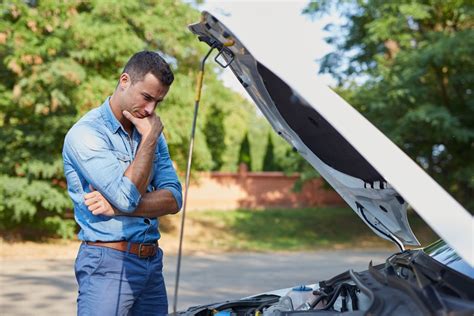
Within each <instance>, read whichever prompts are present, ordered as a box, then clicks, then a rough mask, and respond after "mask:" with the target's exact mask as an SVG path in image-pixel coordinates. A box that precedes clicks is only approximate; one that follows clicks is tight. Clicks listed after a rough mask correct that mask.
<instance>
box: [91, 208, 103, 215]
mask: <svg viewBox="0 0 474 316" xmlns="http://www.w3.org/2000/svg"><path fill="white" fill-rule="evenodd" d="M103 212H104V208H103V207H99V208H97V209H95V210H93V211H92V214H93V215H100V214H102V213H103Z"/></svg>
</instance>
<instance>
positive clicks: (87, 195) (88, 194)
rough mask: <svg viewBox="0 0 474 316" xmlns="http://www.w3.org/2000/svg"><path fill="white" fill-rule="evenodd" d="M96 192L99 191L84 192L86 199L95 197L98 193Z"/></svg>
mask: <svg viewBox="0 0 474 316" xmlns="http://www.w3.org/2000/svg"><path fill="white" fill-rule="evenodd" d="M96 192H97V191H93V192H89V193H86V194H84V199H86V200H87V199H92V198H94V197H95V196H96V195H97V193H96Z"/></svg>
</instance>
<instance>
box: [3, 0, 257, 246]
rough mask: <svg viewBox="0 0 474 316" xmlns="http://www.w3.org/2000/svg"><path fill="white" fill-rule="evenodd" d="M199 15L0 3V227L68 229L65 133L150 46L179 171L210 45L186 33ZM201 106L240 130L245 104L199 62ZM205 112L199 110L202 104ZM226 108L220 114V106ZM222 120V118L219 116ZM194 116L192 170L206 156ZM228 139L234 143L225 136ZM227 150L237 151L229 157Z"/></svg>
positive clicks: (108, 5)
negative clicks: (159, 63)
mask: <svg viewBox="0 0 474 316" xmlns="http://www.w3.org/2000/svg"><path fill="white" fill-rule="evenodd" d="M198 20H199V12H198V11H197V10H195V9H194V8H193V7H191V5H189V4H186V3H183V2H181V1H174V0H164V1H159V2H156V1H139V0H129V1H102V0H88V1H80V0H78V1H59V2H58V1H53V0H42V1H23V0H12V1H2V2H0V153H1V155H0V229H1V230H2V231H3V232H5V229H12V228H14V227H19V225H20V224H21V227H22V231H23V232H29V233H31V234H32V235H34V236H36V235H37V234H39V233H40V234H42V233H45V232H53V233H56V234H60V235H62V236H63V237H70V236H71V235H72V234H73V229H74V227H75V224H74V221H73V220H72V219H65V217H67V216H69V217H70V213H69V215H67V216H65V214H66V213H68V212H71V208H72V205H71V202H70V201H69V198H68V196H67V193H66V190H65V188H66V183H65V179H64V176H63V168H62V160H61V149H62V144H63V139H64V135H65V133H66V132H67V130H68V129H69V128H70V127H71V126H72V124H73V123H74V122H75V121H76V120H77V119H78V118H79V117H80V116H82V115H83V114H84V113H85V112H87V111H89V110H90V109H92V108H94V107H97V106H99V105H100V104H101V103H102V102H103V100H104V99H105V97H106V96H108V95H110V94H111V93H112V92H113V90H114V88H115V85H116V82H117V78H118V76H119V74H120V72H121V70H122V67H123V65H124V63H125V62H126V61H127V60H128V58H129V57H130V56H131V55H132V54H133V53H135V52H137V51H139V50H142V49H148V50H154V51H159V52H160V53H161V54H162V55H163V56H164V57H165V58H166V59H167V60H168V61H169V63H170V64H171V66H172V69H173V71H174V73H175V82H174V83H173V87H172V89H171V90H170V93H169V94H168V96H167V98H166V100H165V102H164V103H163V104H162V105H160V107H159V108H158V109H157V113H158V114H159V115H160V117H161V118H162V120H163V122H164V124H165V126H166V129H165V134H166V137H167V140H168V144H169V147H170V151H171V155H172V157H173V159H174V160H175V161H176V163H177V165H178V166H179V170H182V171H184V170H185V165H186V157H187V148H188V142H189V131H190V129H191V122H192V116H193V105H194V102H193V99H194V91H195V90H194V86H195V81H196V73H197V71H196V69H197V67H198V65H199V62H200V59H201V58H202V56H203V55H204V54H205V52H206V51H207V50H208V49H209V48H208V47H207V46H206V45H205V44H203V43H200V42H199V41H198V40H197V39H196V38H195V36H194V35H193V34H192V33H191V32H189V31H188V29H187V25H188V24H190V23H194V22H196V21H198ZM206 67H207V71H206V80H205V83H204V91H203V104H206V102H209V103H208V104H219V105H220V106H222V108H223V109H224V111H225V109H229V108H232V106H234V105H235V104H236V103H238V104H241V105H242V107H241V108H239V109H237V110H236V111H234V113H229V114H228V116H229V117H231V120H232V124H230V126H231V127H232V128H236V127H237V126H246V124H247V123H246V120H247V119H248V117H249V115H251V112H252V108H250V107H249V104H248V102H247V103H246V102H243V101H242V98H241V97H240V96H238V95H236V94H235V93H233V92H231V91H229V90H228V89H226V88H225V87H224V86H223V84H222V83H221V82H220V81H219V80H218V71H217V66H216V65H215V64H214V63H208V64H207V66H206ZM203 109H204V111H202V112H204V113H202V115H205V114H206V107H203ZM226 113H228V112H226ZM227 119H228V117H226V121H227ZM203 125H204V121H203V120H198V126H197V137H196V145H195V155H194V158H195V159H194V163H193V167H194V168H196V169H209V168H211V167H212V159H211V153H210V151H209V148H208V146H207V144H206V141H205V138H204V134H203ZM230 137H232V138H230V139H228V140H227V141H228V143H229V144H231V145H232V144H234V145H235V146H238V144H239V142H240V140H239V139H238V137H237V136H235V135H234V134H231V136H230ZM235 156H237V155H236V153H235Z"/></svg>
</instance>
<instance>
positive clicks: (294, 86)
mask: <svg viewBox="0 0 474 316" xmlns="http://www.w3.org/2000/svg"><path fill="white" fill-rule="evenodd" d="M224 19H226V17H219V19H217V18H216V17H215V16H214V15H212V14H210V13H208V12H206V11H204V12H203V13H202V19H201V22H199V23H196V24H193V25H190V26H189V29H190V30H191V31H192V32H193V33H194V34H196V35H197V36H198V37H199V39H200V40H201V41H204V42H206V43H207V44H209V45H211V46H212V45H214V46H216V47H217V48H218V49H220V50H221V52H222V54H221V57H222V58H223V59H224V60H225V62H224V63H226V64H228V67H230V69H231V70H232V72H233V73H234V74H235V76H236V77H237V79H238V80H239V81H240V83H241V84H242V86H243V87H244V88H245V89H246V91H247V92H248V93H249V95H250V96H251V97H252V99H253V100H254V102H255V103H256V105H257V106H258V107H259V109H260V111H261V112H262V113H263V115H264V116H265V117H266V118H267V119H268V121H269V122H270V124H271V125H272V127H273V129H274V130H275V131H276V132H277V133H278V134H279V135H280V136H281V137H283V138H284V139H285V140H286V141H287V142H288V143H289V144H290V145H292V146H293V148H294V149H295V150H297V151H298V152H299V153H300V154H301V155H302V156H303V157H304V158H305V159H306V160H307V161H308V162H309V163H310V164H311V165H312V166H313V167H314V168H315V169H316V170H317V171H318V172H319V174H320V175H321V176H322V177H324V179H325V180H326V181H327V182H328V183H329V184H330V185H331V186H332V187H333V188H334V189H335V190H336V191H337V192H338V193H339V194H340V195H341V197H342V198H343V199H344V200H345V201H346V202H347V204H349V206H350V207H351V208H352V209H353V210H354V211H355V212H356V214H357V215H359V217H360V218H361V219H362V220H363V221H364V222H365V223H366V224H367V225H368V226H369V227H370V228H371V229H372V230H373V231H374V232H375V233H376V234H377V235H379V236H380V237H382V238H384V239H387V240H390V241H393V242H394V243H396V244H397V245H398V246H399V248H400V249H404V247H405V246H406V245H414V246H416V245H419V242H418V240H417V239H416V237H415V235H414V234H413V232H412V230H411V228H410V226H409V224H408V219H407V214H406V210H407V207H408V203H410V205H411V206H412V207H413V208H414V209H415V211H417V212H418V213H419V214H420V216H421V217H422V218H423V219H424V220H425V221H426V222H427V223H428V224H429V225H430V226H431V227H432V228H433V229H434V230H435V231H436V232H437V233H438V235H439V236H440V237H442V238H443V239H444V240H445V241H446V242H447V243H449V244H450V245H451V246H452V247H453V248H454V249H456V251H457V252H458V253H459V254H460V255H461V256H462V257H463V258H464V259H466V260H467V261H468V262H469V263H470V264H471V265H473V264H474V259H473V241H472V240H473V238H472V237H473V235H472V234H473V227H474V225H473V223H474V221H473V218H472V216H471V215H470V214H469V213H468V212H467V211H466V210H465V209H464V208H463V207H462V206H461V205H460V204H459V203H458V202H456V201H455V200H454V199H453V198H452V197H451V196H450V195H449V194H448V193H446V191H444V190H443V189H442V188H441V187H440V186H439V185H438V184H437V183H436V182H435V181H434V180H433V179H431V178H430V177H429V176H428V175H427V174H426V173H425V172H424V171H423V170H422V169H421V168H420V167H419V166H418V165H417V164H416V163H414V162H413V161H412V160H411V159H410V158H409V157H408V156H407V155H406V154H404V153H403V152H402V151H401V150H400V149H399V148H398V147H397V146H396V145H395V144H393V143H392V142H391V141H390V140H389V139H388V138H387V137H385V135H383V134H382V133H381V132H380V131H379V130H378V129H377V128H375V127H374V126H373V125H372V124H371V123H370V122H369V121H367V120H366V119H365V118H364V117H363V116H362V115H361V114H360V113H358V112H357V111H356V110H355V109H354V108H353V107H352V106H350V105H349V104H348V103H347V102H345V101H344V100H343V99H342V98H340V97H339V96H338V95H337V94H336V93H334V92H333V91H332V90H331V89H329V88H328V87H327V86H325V85H322V84H320V83H318V82H317V80H316V79H317V78H316V76H315V75H314V74H313V75H312V76H306V75H305V74H306V73H307V72H305V71H303V70H302V69H298V68H297V67H296V66H295V67H294V68H293V70H292V71H288V70H282V69H283V68H282V67H279V66H278V64H275V63H273V64H268V63H266V60H265V57H264V56H265V54H261V52H257V51H254V52H252V53H251V52H250V51H249V50H248V49H247V47H246V46H245V45H244V42H243V41H244V39H243V38H238V37H237V36H236V33H234V32H233V31H231V29H230V28H228V27H227V26H226V25H224V24H223V23H222V22H221V21H223V20H224ZM226 24H227V25H230V24H229V23H227V22H226ZM237 28H238V26H235V28H233V30H234V29H237ZM236 32H237V31H236ZM279 45H281V43H279ZM267 49H268V50H271V51H272V54H278V53H279V51H278V47H277V46H275V47H272V43H269V44H268V46H267ZM280 60H281V63H291V61H292V58H291V56H281V59H280ZM286 69H288V67H287V68H286ZM448 219H449V220H448ZM342 229H343V228H342Z"/></svg>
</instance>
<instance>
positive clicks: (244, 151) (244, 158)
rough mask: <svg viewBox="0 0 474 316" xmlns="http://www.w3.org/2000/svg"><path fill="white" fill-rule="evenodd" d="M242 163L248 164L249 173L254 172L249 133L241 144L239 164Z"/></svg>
mask: <svg viewBox="0 0 474 316" xmlns="http://www.w3.org/2000/svg"><path fill="white" fill-rule="evenodd" d="M241 163H244V164H246V165H247V167H248V170H249V171H251V170H252V156H251V154H250V142H249V136H248V133H247V132H246V133H245V135H244V138H243V139H242V143H241V144H240V150H239V160H238V164H241Z"/></svg>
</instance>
